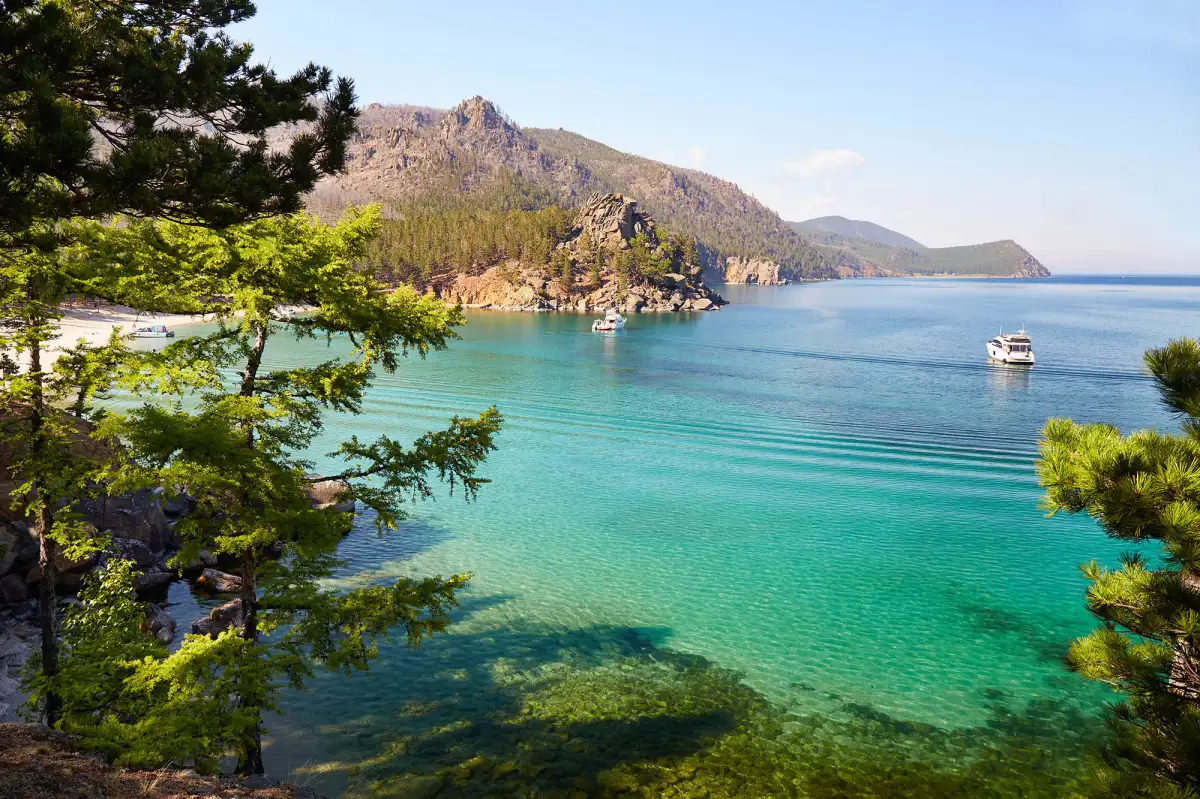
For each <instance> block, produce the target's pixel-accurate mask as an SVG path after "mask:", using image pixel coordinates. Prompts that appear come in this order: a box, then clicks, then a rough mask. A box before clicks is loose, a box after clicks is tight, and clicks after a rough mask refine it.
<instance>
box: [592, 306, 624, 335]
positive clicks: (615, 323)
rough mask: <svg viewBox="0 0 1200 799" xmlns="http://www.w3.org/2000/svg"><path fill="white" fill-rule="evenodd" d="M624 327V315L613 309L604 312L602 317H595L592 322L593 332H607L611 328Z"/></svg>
mask: <svg viewBox="0 0 1200 799" xmlns="http://www.w3.org/2000/svg"><path fill="white" fill-rule="evenodd" d="M623 327H625V317H624V316H621V314H619V313H617V312H616V311H615V310H613V311H609V312H608V313H606V314H604V318H603V319H597V320H596V321H594V322H592V332H593V333H607V332H609V331H612V330H620V329H621V328H623Z"/></svg>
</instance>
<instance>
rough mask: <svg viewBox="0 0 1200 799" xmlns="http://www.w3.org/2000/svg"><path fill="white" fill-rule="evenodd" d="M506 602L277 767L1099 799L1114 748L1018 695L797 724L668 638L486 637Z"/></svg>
mask: <svg viewBox="0 0 1200 799" xmlns="http://www.w3.org/2000/svg"><path fill="white" fill-rule="evenodd" d="M504 601H505V600H504V598H473V599H471V600H469V601H468V602H467V603H466V604H465V607H464V620H463V623H462V624H461V626H460V631H458V632H455V633H452V634H449V635H445V636H442V637H440V638H438V639H436V640H435V641H433V642H431V643H430V644H429V645H427V646H426V647H425V649H423V650H422V651H418V652H411V651H407V650H405V649H403V648H401V647H390V648H387V649H386V650H385V651H383V652H382V655H383V658H382V659H381V661H380V662H379V664H378V665H377V666H375V667H373V668H372V671H371V673H370V675H369V676H366V677H357V678H351V679H349V680H348V679H346V678H344V677H341V676H338V675H329V676H326V677H324V678H322V679H321V680H318V681H317V682H316V684H314V686H313V687H314V692H313V694H312V695H309V696H306V697H305V698H304V699H303V700H302V701H297V702H293V703H290V704H292V705H294V707H289V708H288V715H287V716H285V717H283V718H281V719H278V720H276V721H275V722H273V723H272V724H271V726H272V729H273V733H274V735H273V737H274V741H273V745H272V746H271V747H269V749H268V752H267V756H268V761H269V768H270V769H271V770H272V771H274V772H276V773H279V774H281V775H282V774H284V773H285V772H290V776H291V779H293V780H294V781H297V782H300V783H302V784H303V783H308V784H312V785H313V786H314V787H316V788H317V789H318V790H323V791H325V792H327V793H329V794H331V795H343V796H346V797H355V798H357V797H417V796H421V797H433V796H438V797H484V796H514V797H516V796H563V797H580V796H619V795H642V796H666V797H672V796H674V797H693V796H696V797H701V796H707V797H741V796H746V797H763V796H772V797H773V796H794V797H830V798H832V797H847V798H848V797H879V799H891V798H894V799H901V798H902V797H903V798H905V799H908V798H910V797H911V799H917V797H922V798H924V797H935V798H936V799H943V798H944V799H950V797H961V796H978V797H1009V796H1013V797H1015V796H1022V797H1060V796H1067V795H1070V793H1071V792H1072V791H1078V792H1080V793H1084V794H1086V793H1087V791H1086V787H1085V786H1084V785H1083V784H1081V782H1080V781H1081V780H1082V779H1083V778H1084V776H1085V775H1086V773H1087V772H1088V771H1089V768H1088V765H1087V762H1086V753H1087V751H1088V750H1089V749H1090V747H1091V746H1093V745H1094V744H1095V743H1096V742H1098V740H1100V738H1101V736H1102V735H1103V732H1102V725H1101V723H1100V720H1099V719H1098V717H1096V716H1095V715H1094V713H1089V711H1088V709H1087V708H1081V707H1080V706H1076V705H1073V704H1071V703H1069V702H1065V701H1052V700H1045V699H1035V700H1034V701H1031V702H1028V703H1027V704H1023V705H1014V704H1013V703H1012V699H1011V697H1009V696H1008V695H1006V694H1005V693H1004V692H1002V691H999V690H996V691H991V692H989V693H988V695H987V699H988V702H989V710H990V717H989V718H988V719H987V721H986V723H983V724H980V725H978V726H975V727H971V728H965V729H964V728H958V729H947V728H942V727H938V726H934V725H929V724H921V723H918V722H913V721H908V720H905V719H899V718H895V717H892V716H890V715H888V714H887V713H884V712H882V711H881V710H879V709H878V708H874V707H871V706H869V705H865V704H860V703H855V702H850V701H846V700H844V699H841V698H838V697H833V696H831V695H828V694H821V693H820V692H819V691H815V690H808V691H800V692H798V694H797V696H798V699H797V700H796V702H795V703H794V704H793V705H792V706H790V707H780V706H778V705H774V704H772V703H770V702H768V701H766V700H765V699H764V698H763V697H762V696H761V695H760V694H758V693H757V692H755V691H754V690H752V689H751V688H749V687H748V686H746V685H745V684H744V683H743V682H742V681H741V679H740V676H739V675H738V674H736V673H733V672H730V671H728V670H726V669H723V668H721V667H719V666H717V665H715V664H713V663H711V662H709V661H708V660H706V659H704V658H702V657H699V656H695V655H689V654H684V653H679V652H674V651H672V650H670V649H667V648H665V647H664V646H663V645H662V642H663V641H664V640H665V638H666V633H667V631H665V630H662V629H656V628H632V627H621V626H587V627H581V628H577V629H550V628H547V627H543V626H539V625H536V624H531V623H528V622H519V623H516V624H513V625H509V626H504V627H499V628H498V627H493V626H487V624H486V623H485V622H484V620H483V617H484V616H487V615H490V613H485V611H490V610H497V609H500V610H502V608H501V607H500V606H501V605H502V604H503V602H504ZM472 617H474V618H472ZM355 683H357V685H355ZM806 687H807V686H806ZM809 700H812V701H809ZM301 763H303V764H305V765H304V766H298V765H297V764H301Z"/></svg>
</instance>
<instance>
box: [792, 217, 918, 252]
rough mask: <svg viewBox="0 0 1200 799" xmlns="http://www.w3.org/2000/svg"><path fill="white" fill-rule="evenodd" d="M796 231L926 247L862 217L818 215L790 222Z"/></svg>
mask: <svg viewBox="0 0 1200 799" xmlns="http://www.w3.org/2000/svg"><path fill="white" fill-rule="evenodd" d="M789 224H790V225H791V226H792V227H793V229H795V230H797V231H812V232H813V233H834V234H837V235H839V236H845V237H846V238H850V239H863V240H864V241H873V242H875V243H876V244H886V245H887V246H889V247H908V248H911V249H928V248H927V247H926V246H925V245H924V244H922V243H921V242H919V241H917V240H916V239H911V238H909V237H908V236H905V235H904V234H903V233H897V232H896V231H894V230H891V229H889V228H885V227H884V226H883V225H877V224H875V223H874V222H867V221H866V220H863V219H847V218H846V217H844V216H820V217H817V218H816V219H806V220H804V221H803V222H790V223H789Z"/></svg>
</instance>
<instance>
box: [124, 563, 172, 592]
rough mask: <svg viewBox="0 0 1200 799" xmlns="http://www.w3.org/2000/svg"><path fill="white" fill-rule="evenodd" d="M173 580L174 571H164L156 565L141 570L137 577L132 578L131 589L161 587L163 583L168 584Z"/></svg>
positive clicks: (148, 589) (140, 589) (150, 589)
mask: <svg viewBox="0 0 1200 799" xmlns="http://www.w3.org/2000/svg"><path fill="white" fill-rule="evenodd" d="M174 580H175V572H172V571H164V570H162V569H159V568H158V567H157V566H156V567H155V568H153V569H148V570H147V571H144V572H142V573H141V574H139V575H138V576H137V577H134V578H133V590H135V591H138V592H142V591H153V590H154V589H156V588H162V587H163V586H164V585H169V584H170V583H171V582H173V581H174Z"/></svg>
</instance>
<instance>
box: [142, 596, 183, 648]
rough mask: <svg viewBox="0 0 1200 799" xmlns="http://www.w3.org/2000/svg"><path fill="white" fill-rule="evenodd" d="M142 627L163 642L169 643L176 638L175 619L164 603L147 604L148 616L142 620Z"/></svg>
mask: <svg viewBox="0 0 1200 799" xmlns="http://www.w3.org/2000/svg"><path fill="white" fill-rule="evenodd" d="M141 627H142V629H143V630H144V631H146V632H148V633H150V634H151V635H153V636H154V637H155V638H157V639H158V640H159V642H161V643H164V644H169V643H171V642H172V641H174V640H175V619H173V618H171V614H170V613H168V612H167V609H166V608H164V607H163V606H162V605H155V604H153V603H151V604H148V605H146V618H145V619H143V620H142V624H141Z"/></svg>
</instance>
